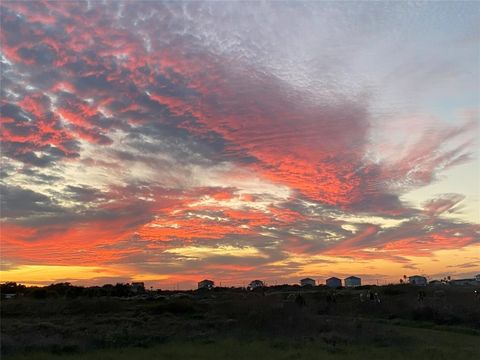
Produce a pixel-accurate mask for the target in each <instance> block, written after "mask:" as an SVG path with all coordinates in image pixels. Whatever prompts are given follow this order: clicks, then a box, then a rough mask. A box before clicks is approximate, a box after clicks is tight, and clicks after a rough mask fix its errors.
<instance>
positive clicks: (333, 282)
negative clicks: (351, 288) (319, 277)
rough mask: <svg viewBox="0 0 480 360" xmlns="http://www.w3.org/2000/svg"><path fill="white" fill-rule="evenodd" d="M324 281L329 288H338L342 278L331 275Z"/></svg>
mask: <svg viewBox="0 0 480 360" xmlns="http://www.w3.org/2000/svg"><path fill="white" fill-rule="evenodd" d="M325 283H326V284H327V286H328V287H331V288H338V287H340V286H342V280H340V279H339V278H336V277H331V278H329V279H327V280H326V282H325Z"/></svg>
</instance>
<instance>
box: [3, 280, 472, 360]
mask: <svg viewBox="0 0 480 360" xmlns="http://www.w3.org/2000/svg"><path fill="white" fill-rule="evenodd" d="M423 290H424V291H425V293H426V297H425V299H424V300H423V301H419V300H418V291H419V289H418V288H415V287H411V286H407V285H399V286H384V287H374V288H372V289H370V291H372V292H377V293H378V295H379V299H380V302H378V301H370V300H369V299H368V297H367V296H365V295H366V292H367V291H369V290H368V289H362V290H358V289H356V290H345V289H344V290H339V291H337V292H336V293H335V295H334V294H333V293H332V291H331V290H328V289H325V288H320V287H319V288H312V289H299V288H284V289H281V288H276V289H268V290H267V291H265V292H262V291H260V292H247V291H240V290H231V289H215V290H211V291H205V292H190V293H185V294H181V293H164V294H160V295H159V294H156V296H155V297H148V296H145V297H143V298H142V297H134V298H131V297H130V298H118V297H91V298H90V297H77V298H68V297H58V298H47V299H33V298H28V297H24V298H18V299H10V300H2V302H1V344H2V349H1V351H2V358H5V359H39V360H41V359H120V360H121V359H131V358H134V359H362V358H368V359H370V358H371V359H410V360H414V359H435V360H441V359H449V360H450V359H475V358H478V357H479V355H480V299H478V298H476V297H475V295H474V290H475V289H474V288H473V287H453V286H443V287H441V288H438V287H427V288H424V289H423ZM477 290H479V289H477ZM361 293H363V294H364V296H363V301H361V298H360V294H361ZM299 294H300V295H301V297H299V296H298V295H299Z"/></svg>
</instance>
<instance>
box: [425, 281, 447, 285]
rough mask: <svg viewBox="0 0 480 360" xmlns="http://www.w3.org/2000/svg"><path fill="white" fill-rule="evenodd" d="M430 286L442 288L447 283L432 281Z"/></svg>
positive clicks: (429, 283)
mask: <svg viewBox="0 0 480 360" xmlns="http://www.w3.org/2000/svg"><path fill="white" fill-rule="evenodd" d="M428 285H433V286H441V285H445V283H444V282H443V281H440V280H432V281H429V282H428Z"/></svg>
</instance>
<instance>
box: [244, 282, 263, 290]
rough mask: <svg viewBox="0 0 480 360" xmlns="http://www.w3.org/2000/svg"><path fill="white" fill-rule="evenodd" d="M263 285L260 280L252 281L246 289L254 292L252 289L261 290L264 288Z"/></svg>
mask: <svg viewBox="0 0 480 360" xmlns="http://www.w3.org/2000/svg"><path fill="white" fill-rule="evenodd" d="M264 286H265V284H264V282H263V281H262V280H253V281H252V282H251V283H250V284H249V285H248V287H249V288H250V290H254V289H257V288H262V287H264Z"/></svg>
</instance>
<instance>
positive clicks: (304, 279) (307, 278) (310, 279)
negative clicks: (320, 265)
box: [300, 278, 315, 281]
mask: <svg viewBox="0 0 480 360" xmlns="http://www.w3.org/2000/svg"><path fill="white" fill-rule="evenodd" d="M305 280H312V281H315V279H312V278H304V279H301V280H300V281H305Z"/></svg>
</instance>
